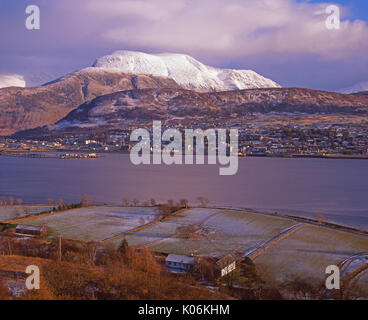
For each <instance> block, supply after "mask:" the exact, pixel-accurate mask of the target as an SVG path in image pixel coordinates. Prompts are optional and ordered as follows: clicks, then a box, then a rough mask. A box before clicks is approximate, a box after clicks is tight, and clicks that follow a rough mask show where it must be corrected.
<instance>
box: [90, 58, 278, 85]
mask: <svg viewBox="0 0 368 320" xmlns="http://www.w3.org/2000/svg"><path fill="white" fill-rule="evenodd" d="M93 67H95V68H101V69H110V70H111V69H113V70H119V71H122V72H129V73H138V74H139V73H141V74H147V75H153V76H164V77H170V78H172V79H173V80H175V81H176V82H177V83H178V84H179V85H180V86H182V87H183V88H185V89H189V90H194V91H198V92H211V91H228V90H237V89H257V88H278V87H280V85H278V84H277V83H276V82H274V81H272V80H270V79H267V78H265V77H263V76H261V75H259V74H258V73H256V72H254V71H252V70H232V69H219V68H214V67H210V66H207V65H205V64H203V63H201V62H199V61H197V60H196V59H194V58H192V57H190V56H188V55H185V54H173V53H162V54H147V53H142V52H135V51H116V52H114V53H113V54H111V55H107V56H104V57H102V58H99V59H97V60H96V62H95V63H94V64H93Z"/></svg>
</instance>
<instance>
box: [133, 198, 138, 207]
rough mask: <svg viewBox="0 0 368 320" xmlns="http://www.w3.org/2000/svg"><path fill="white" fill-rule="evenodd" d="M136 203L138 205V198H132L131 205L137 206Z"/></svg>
mask: <svg viewBox="0 0 368 320" xmlns="http://www.w3.org/2000/svg"><path fill="white" fill-rule="evenodd" d="M138 205H139V200H138V199H133V206H134V207H138Z"/></svg>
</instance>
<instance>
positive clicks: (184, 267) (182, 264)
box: [166, 254, 195, 272]
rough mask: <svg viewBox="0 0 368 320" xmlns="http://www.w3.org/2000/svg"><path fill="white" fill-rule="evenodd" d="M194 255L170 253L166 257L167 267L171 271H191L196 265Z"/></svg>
mask: <svg viewBox="0 0 368 320" xmlns="http://www.w3.org/2000/svg"><path fill="white" fill-rule="evenodd" d="M194 262H195V260H194V257H189V256H184V255H180V254H169V255H168V256H167V257H166V267H167V268H168V269H169V270H170V271H176V272H189V271H191V270H192V268H193V266H194Z"/></svg>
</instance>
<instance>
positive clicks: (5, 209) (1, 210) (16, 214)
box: [0, 205, 53, 221]
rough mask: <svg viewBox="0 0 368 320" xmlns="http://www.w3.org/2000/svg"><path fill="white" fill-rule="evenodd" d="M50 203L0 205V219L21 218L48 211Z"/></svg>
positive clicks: (50, 207)
mask: <svg viewBox="0 0 368 320" xmlns="http://www.w3.org/2000/svg"><path fill="white" fill-rule="evenodd" d="M52 208H53V206H50V205H14V206H1V207H0V221H4V220H11V219H17V218H22V217H26V216H30V215H35V214H38V213H40V212H44V211H49V210H51V209H52Z"/></svg>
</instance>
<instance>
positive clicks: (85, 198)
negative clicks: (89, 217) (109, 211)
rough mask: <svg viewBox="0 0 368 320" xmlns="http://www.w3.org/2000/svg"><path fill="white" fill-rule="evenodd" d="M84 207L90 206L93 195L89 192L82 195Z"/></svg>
mask: <svg viewBox="0 0 368 320" xmlns="http://www.w3.org/2000/svg"><path fill="white" fill-rule="evenodd" d="M81 204H82V207H89V206H90V204H91V197H90V196H88V195H87V194H83V195H82V201H81Z"/></svg>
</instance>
